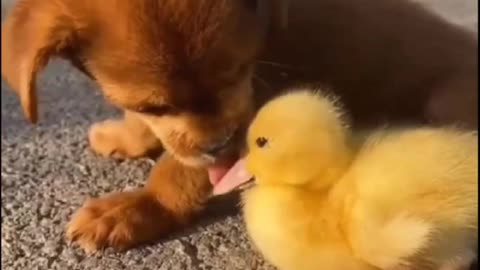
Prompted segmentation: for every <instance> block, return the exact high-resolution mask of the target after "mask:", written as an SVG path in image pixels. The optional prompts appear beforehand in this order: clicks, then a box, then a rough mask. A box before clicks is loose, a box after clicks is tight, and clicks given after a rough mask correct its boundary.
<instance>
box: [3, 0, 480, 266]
mask: <svg viewBox="0 0 480 270" xmlns="http://www.w3.org/2000/svg"><path fill="white" fill-rule="evenodd" d="M419 1H420V0H419ZM11 2H12V1H4V0H2V2H1V3H2V18H3V15H4V13H5V10H7V9H8V7H9V5H10V4H11ZM421 2H425V3H426V4H427V5H429V6H431V7H432V8H433V9H434V10H436V11H437V12H439V13H440V14H442V15H444V16H445V17H446V18H447V19H449V20H451V21H453V22H455V23H458V24H462V25H464V26H465V27H468V28H469V29H471V30H472V31H473V32H475V31H477V17H478V16H477V5H478V2H477V0H421ZM39 82H40V83H39V90H40V91H39V93H40V95H39V96H40V110H41V117H40V119H41V121H40V124H39V125H37V126H32V125H29V124H28V123H27V122H26V121H25V120H24V118H23V115H22V113H21V110H20V108H19V106H18V101H17V99H16V97H15V96H14V95H13V93H12V92H10V90H8V89H7V86H6V85H5V84H4V82H3V81H2V92H1V95H2V125H1V136H2V142H1V146H2V159H1V161H2V163H1V168H2V169H1V183H2V212H1V213H2V230H1V233H2V243H1V244H2V258H1V261H2V268H3V269H9V270H14V269H18V270H30V269H32V270H33V269H61V270H67V269H88V270H94V269H102V270H105V269H108V270H110V269H112V270H116V269H129V270H135V269H138V270H147V269H182V270H183V269H227V270H230V269H232V270H234V269H239V270H246V269H259V270H261V269H273V268H272V267H270V266H269V265H268V264H267V263H265V262H264V261H263V260H262V259H261V258H260V257H259V256H258V255H257V254H256V253H255V252H254V251H253V250H252V248H251V245H250V244H249V242H248V239H247V237H246V234H245V231H244V226H243V224H242V221H241V219H240V217H239V216H238V213H236V212H235V211H229V206H228V205H229V204H219V205H222V207H215V206H213V207H212V209H211V210H210V215H207V217H205V218H204V219H203V222H202V224H199V225H198V226H196V227H193V228H191V229H190V230H189V231H186V232H182V233H179V234H177V235H172V236H171V237H170V238H169V239H165V240H164V241H161V242H159V243H157V244H155V245H150V246H147V247H143V248H138V249H133V250H130V251H128V252H126V253H115V252H113V251H111V250H106V251H105V252H103V253H102V254H96V255H92V256H86V255H85V254H84V253H83V252H82V251H81V250H79V249H78V248H77V247H72V246H69V245H68V244H67V243H66V242H65V241H64V238H63V233H64V226H65V224H66V222H67V221H68V220H69V217H70V215H71V214H72V213H73V211H74V210H75V209H77V208H78V207H79V206H80V205H81V204H82V203H83V201H84V200H85V199H86V198H87V197H90V196H96V195H100V194H103V193H107V192H111V191H115V190H122V189H130V188H134V187H136V186H139V185H142V184H143V181H144V179H145V176H146V173H148V171H149V168H150V167H151V166H152V164H153V160H149V159H142V160H135V161H125V162H116V161H113V160H108V159H104V158H100V157H98V156H96V155H94V154H93V153H92V152H91V151H90V150H89V149H88V145H87V141H86V132H87V129H88V127H89V125H90V124H92V123H93V122H96V121H99V120H102V119H106V118H109V117H112V116H115V115H119V113H118V111H115V110H114V109H113V108H111V107H109V106H108V105H106V104H105V103H104V102H103V99H102V97H101V96H100V94H99V92H98V90H97V89H96V86H95V85H93V84H92V83H91V82H89V81H88V79H87V78H86V77H84V76H83V75H81V74H80V73H79V72H77V71H76V70H74V69H72V68H71V67H70V66H68V65H67V64H65V63H64V62H61V61H57V62H53V63H52V64H51V65H50V66H49V67H48V68H47V70H46V72H44V73H43V74H42V75H41V78H40V80H39ZM225 205H227V206H225ZM230 205H231V204H230ZM220 208H222V209H220ZM224 208H226V209H224ZM231 208H232V209H233V208H234V207H233V206H231Z"/></svg>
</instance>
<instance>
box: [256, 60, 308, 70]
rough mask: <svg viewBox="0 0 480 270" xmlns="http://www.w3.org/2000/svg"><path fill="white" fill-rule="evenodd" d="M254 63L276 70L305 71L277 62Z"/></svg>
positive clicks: (258, 61) (262, 61)
mask: <svg viewBox="0 0 480 270" xmlns="http://www.w3.org/2000/svg"><path fill="white" fill-rule="evenodd" d="M256 63H257V64H260V65H265V66H270V67H276V68H284V69H290V70H305V68H299V67H295V66H292V65H287V64H282V63H277V62H271V61H264V60H257V61H256Z"/></svg>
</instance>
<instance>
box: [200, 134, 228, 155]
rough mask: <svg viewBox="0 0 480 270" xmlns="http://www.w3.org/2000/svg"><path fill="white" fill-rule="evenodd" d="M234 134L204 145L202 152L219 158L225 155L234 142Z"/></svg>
mask: <svg viewBox="0 0 480 270" xmlns="http://www.w3.org/2000/svg"><path fill="white" fill-rule="evenodd" d="M235 137H236V136H235V134H234V132H232V133H231V134H229V135H228V136H225V137H222V138H221V139H218V140H215V141H213V142H211V143H209V144H207V145H205V146H204V147H203V149H202V151H203V152H204V153H205V154H207V155H210V156H213V157H219V156H223V155H225V154H227V153H228V152H229V150H230V149H231V148H232V145H233V144H234V141H235Z"/></svg>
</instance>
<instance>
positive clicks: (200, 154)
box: [2, 0, 478, 250]
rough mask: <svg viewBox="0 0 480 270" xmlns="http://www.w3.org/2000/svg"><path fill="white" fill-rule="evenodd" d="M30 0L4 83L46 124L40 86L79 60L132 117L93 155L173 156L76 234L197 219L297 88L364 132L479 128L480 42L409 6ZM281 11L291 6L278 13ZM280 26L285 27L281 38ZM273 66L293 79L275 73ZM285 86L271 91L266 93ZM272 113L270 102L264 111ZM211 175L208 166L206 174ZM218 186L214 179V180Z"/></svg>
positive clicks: (135, 232)
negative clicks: (339, 105)
mask: <svg viewBox="0 0 480 270" xmlns="http://www.w3.org/2000/svg"><path fill="white" fill-rule="evenodd" d="M283 3H284V1H278V0H217V1H212V0H183V1H178V0H129V1H123V0H104V1H97V0H83V1H76V0H21V1H19V2H18V3H17V4H16V6H15V7H14V8H13V10H12V11H11V13H10V15H9V16H8V18H7V20H6V21H5V23H4V24H3V26H2V75H3V76H4V78H5V79H6V81H7V82H8V83H9V84H10V85H11V86H12V88H13V89H14V90H15V91H17V92H18V94H19V96H20V100H21V103H22V106H23V108H24V111H25V114H26V115H27V117H28V118H29V119H31V120H32V121H36V120H37V108H36V89H35V77H36V74H37V73H38V71H40V70H41V68H42V67H43V66H44V65H45V64H46V63H47V62H48V59H49V58H50V57H52V56H62V57H65V58H67V59H69V60H71V61H72V63H73V64H74V65H76V66H77V67H78V68H79V69H80V70H82V71H84V72H85V73H87V74H89V75H90V76H91V77H92V78H94V79H95V80H96V81H97V82H98V83H99V85H100V87H101V89H102V91H103V93H104V95H105V97H106V98H107V99H108V100H109V101H110V102H111V103H113V104H115V105H117V106H118V107H120V108H123V109H124V110H125V117H124V119H122V120H110V121H106V122H102V123H99V124H96V125H94V126H93V127H92V129H91V131H90V136H89V139H90V144H91V146H92V148H93V149H94V150H95V151H96V152H98V153H100V154H103V155H105V156H116V157H139V156H143V155H145V154H147V153H148V152H150V151H154V150H158V149H159V148H160V141H161V143H162V145H163V147H165V149H167V150H168V154H164V156H163V157H162V158H160V160H159V161H158V163H157V164H156V166H155V168H154V169H153V171H152V173H151V176H150V179H149V180H148V181H147V185H146V186H145V187H144V188H140V189H138V190H136V191H132V192H122V193H116V194H112V195H108V196H104V197H101V198H99V199H93V200H90V201H88V202H87V203H86V204H85V205H84V206H83V207H82V208H81V209H80V210H79V211H78V212H77V213H76V215H75V216H74V217H73V219H72V221H71V222H70V223H69V226H68V228H67V237H68V238H70V239H72V240H76V241H77V242H78V243H79V244H80V245H81V246H82V247H83V248H84V249H86V250H95V249H98V248H101V247H103V246H113V247H115V248H126V247H130V246H133V245H136V244H139V243H142V242H147V241H151V240H155V239H157V238H158V237H160V236H162V235H164V234H166V233H168V232H170V231H172V230H174V229H178V228H179V227H180V226H181V225H184V224H187V223H188V222H190V220H191V218H192V217H193V215H194V214H195V213H197V212H198V211H199V210H200V209H201V207H202V205H203V204H204V203H205V202H206V200H207V199H208V197H209V194H210V190H211V184H210V182H212V183H213V184H215V183H216V182H217V181H218V180H219V179H220V178H221V176H222V175H223V174H224V173H225V172H226V171H227V170H228V167H229V166H230V165H231V164H232V162H233V161H234V159H235V158H236V157H237V155H238V152H239V150H240V149H241V145H242V143H241V142H242V137H243V132H244V131H245V127H246V125H247V124H248V122H249V120H250V118H251V116H252V114H253V112H254V107H255V101H259V99H260V98H254V93H253V90H252V85H251V84H252V78H253V77H254V76H253V68H254V64H255V61H256V59H258V57H259V53H260V52H263V57H261V58H262V60H265V59H266V60H267V61H258V64H259V65H258V66H257V67H258V70H259V72H260V73H261V74H262V77H268V78H269V82H268V84H269V86H268V87H263V88H265V89H263V90H262V91H257V92H256V93H255V94H257V93H258V94H259V96H262V97H263V98H262V100H265V99H266V98H269V97H271V94H273V93H275V92H277V91H276V89H280V88H282V87H283V86H286V85H289V84H292V83H303V82H309V83H312V82H321V83H327V84H329V85H331V86H333V89H337V90H338V91H339V94H340V96H342V98H343V99H344V100H343V101H344V103H345V104H346V105H347V109H348V110H350V112H351V113H352V114H353V116H354V123H355V124H357V125H367V124H378V123H381V122H383V121H395V122H399V121H409V122H411V121H414V122H420V123H421V122H434V123H440V124H445V123H459V124H463V125H466V126H468V127H472V128H476V126H477V111H478V103H477V96H478V92H477V83H478V78H477V62H476V59H477V41H476V40H475V39H474V37H473V35H471V34H469V33H465V32H464V31H463V30H461V29H459V28H457V27H455V26H452V25H450V24H448V23H446V22H444V21H443V20H442V19H440V18H438V17H437V16H434V15H432V14H430V13H429V12H427V11H425V10H423V9H422V8H420V7H418V6H416V5H413V4H411V3H409V2H407V1H405V0H383V1H376V0H320V1H311V0H295V1H290V2H289V9H288V16H287V17H288V27H287V28H286V29H284V28H282V26H285V23H286V21H285V18H286V17H285V12H284V11H285V9H284V6H283V5H281V4H283ZM278 4H280V5H278ZM270 30H275V31H270ZM269 61H272V62H275V63H281V64H282V66H283V67H284V71H286V72H287V73H288V76H286V77H285V76H283V75H282V76H277V75H278V74H280V73H282V74H283V72H272V70H271V69H270V70H264V69H263V66H264V65H265V64H268V65H269ZM267 90H272V91H267ZM259 104H261V102H258V103H257V104H256V105H259ZM205 168H207V169H205ZM209 178H210V182H209Z"/></svg>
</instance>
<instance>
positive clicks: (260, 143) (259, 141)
mask: <svg viewBox="0 0 480 270" xmlns="http://www.w3.org/2000/svg"><path fill="white" fill-rule="evenodd" d="M255 143H256V144H257V146H258V147H260V148H263V147H264V146H265V145H267V143H268V139H267V138H265V137H258V138H257V139H256V140H255Z"/></svg>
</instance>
